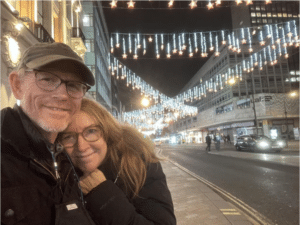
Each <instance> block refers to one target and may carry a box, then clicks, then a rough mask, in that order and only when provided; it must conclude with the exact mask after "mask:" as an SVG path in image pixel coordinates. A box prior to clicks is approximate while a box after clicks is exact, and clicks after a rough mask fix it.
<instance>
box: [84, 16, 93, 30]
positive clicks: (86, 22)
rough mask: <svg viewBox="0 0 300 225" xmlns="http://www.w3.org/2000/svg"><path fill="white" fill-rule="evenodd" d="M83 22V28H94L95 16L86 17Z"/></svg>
mask: <svg viewBox="0 0 300 225" xmlns="http://www.w3.org/2000/svg"><path fill="white" fill-rule="evenodd" d="M82 22H83V26H85V27H92V26H93V15H92V14H86V15H84V16H83V19H82Z"/></svg>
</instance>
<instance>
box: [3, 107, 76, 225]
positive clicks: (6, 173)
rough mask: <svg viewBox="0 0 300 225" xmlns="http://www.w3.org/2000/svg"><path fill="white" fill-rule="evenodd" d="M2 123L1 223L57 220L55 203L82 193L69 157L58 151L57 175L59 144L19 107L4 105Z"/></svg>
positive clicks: (41, 224)
mask: <svg viewBox="0 0 300 225" xmlns="http://www.w3.org/2000/svg"><path fill="white" fill-rule="evenodd" d="M1 125H2V126H1V224H34V225H35V224H36V225H47V224H55V204H60V203H63V202H69V201H71V200H72V199H79V197H80V192H79V189H78V183H77V180H76V179H75V177H74V172H73V170H72V169H71V166H70V163H69V161H68V160H67V158H66V156H65V155H64V153H60V154H58V155H57V157H56V159H57V162H58V165H59V168H58V172H59V175H60V178H61V179H57V177H56V174H55V173H54V169H53V168H54V167H53V159H52V154H51V151H53V153H54V152H57V151H56V150H57V149H56V146H55V145H53V144H51V143H49V142H48V141H47V140H45V139H44V138H43V136H42V135H41V134H40V132H39V131H38V130H37V129H36V127H35V126H34V125H33V123H32V122H31V121H30V119H29V118H28V117H27V116H26V115H25V114H24V113H23V111H22V110H21V108H20V107H18V106H15V107H14V109H11V108H5V109H3V110H2V111H1ZM63 193H64V195H63Z"/></svg>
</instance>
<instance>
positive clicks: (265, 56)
mask: <svg viewBox="0 0 300 225" xmlns="http://www.w3.org/2000/svg"><path fill="white" fill-rule="evenodd" d="M263 52H264V60H265V62H264V63H265V65H267V63H268V59H267V51H266V48H264V50H263Z"/></svg>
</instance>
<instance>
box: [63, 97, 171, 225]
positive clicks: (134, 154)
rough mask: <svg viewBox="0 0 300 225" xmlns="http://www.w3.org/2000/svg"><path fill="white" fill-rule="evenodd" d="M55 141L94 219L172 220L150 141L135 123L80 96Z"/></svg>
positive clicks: (140, 224)
mask: <svg viewBox="0 0 300 225" xmlns="http://www.w3.org/2000/svg"><path fill="white" fill-rule="evenodd" d="M58 142H59V143H61V144H62V145H63V146H64V148H65V151H66V152H67V153H68V155H69V156H70V158H71V160H72V161H73V163H74V166H75V167H76V169H77V170H78V171H79V174H80V175H81V177H80V186H81V188H82V191H83V193H84V194H85V201H86V202H87V209H88V210H89V212H90V213H91V216H92V218H93V219H94V220H95V222H96V223H97V224H111V225H120V224H122V225H127V224H128V225H129V224H130V225H148V224H149V225H150V224H158V225H163V224H170V225H173V224H176V219H175V215H174V209H173V203H172V198H171V194H170V191H169V189H168V187H167V183H166V177H165V174H164V173H163V170H162V167H161V164H160V162H159V158H158V157H157V156H156V155H155V153H154V148H155V146H154V145H153V143H152V142H149V141H148V140H147V139H145V138H144V137H143V135H142V134H141V133H139V132H138V131H137V130H136V129H135V128H133V127H131V126H129V125H125V124H120V123H119V122H118V121H117V120H116V119H115V118H114V117H113V116H112V115H111V114H110V113H109V112H108V111H107V110H106V109H105V108H104V107H103V106H101V105H100V104H98V103H97V102H95V101H93V100H89V99H83V101H82V105H81V111H79V112H77V113H76V114H75V115H74V116H73V119H72V123H71V124H70V125H69V127H68V128H67V129H66V130H65V131H64V132H63V133H61V134H60V135H59V136H58Z"/></svg>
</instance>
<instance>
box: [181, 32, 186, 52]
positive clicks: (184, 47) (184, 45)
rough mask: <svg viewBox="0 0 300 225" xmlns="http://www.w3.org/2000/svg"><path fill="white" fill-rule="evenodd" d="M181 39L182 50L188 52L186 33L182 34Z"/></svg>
mask: <svg viewBox="0 0 300 225" xmlns="http://www.w3.org/2000/svg"><path fill="white" fill-rule="evenodd" d="M181 38H182V50H186V44H185V34H184V33H182V34H181Z"/></svg>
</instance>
